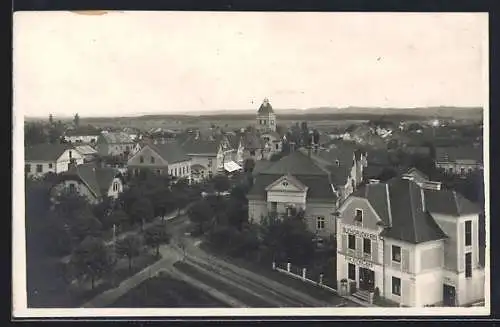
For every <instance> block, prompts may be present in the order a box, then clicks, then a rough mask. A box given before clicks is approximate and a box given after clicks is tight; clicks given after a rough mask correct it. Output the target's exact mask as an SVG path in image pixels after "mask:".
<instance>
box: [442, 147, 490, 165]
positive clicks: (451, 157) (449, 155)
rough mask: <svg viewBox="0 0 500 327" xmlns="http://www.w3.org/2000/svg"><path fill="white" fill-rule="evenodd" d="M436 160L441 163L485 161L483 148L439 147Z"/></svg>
mask: <svg viewBox="0 0 500 327" xmlns="http://www.w3.org/2000/svg"><path fill="white" fill-rule="evenodd" d="M436 160H437V161H440V162H453V161H456V160H476V161H479V162H482V161H483V149H482V147H472V146H470V147H466V146H462V147H437V148H436Z"/></svg>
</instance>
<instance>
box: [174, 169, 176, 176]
mask: <svg viewBox="0 0 500 327" xmlns="http://www.w3.org/2000/svg"><path fill="white" fill-rule="evenodd" d="M174 176H177V168H175V169H174Z"/></svg>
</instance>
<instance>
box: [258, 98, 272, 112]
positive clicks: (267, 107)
mask: <svg viewBox="0 0 500 327" xmlns="http://www.w3.org/2000/svg"><path fill="white" fill-rule="evenodd" d="M257 113H258V114H264V115H265V114H270V113H274V110H273V107H272V106H271V104H270V103H269V100H267V99H264V101H263V102H262V104H261V105H260V107H259V111H257Z"/></svg>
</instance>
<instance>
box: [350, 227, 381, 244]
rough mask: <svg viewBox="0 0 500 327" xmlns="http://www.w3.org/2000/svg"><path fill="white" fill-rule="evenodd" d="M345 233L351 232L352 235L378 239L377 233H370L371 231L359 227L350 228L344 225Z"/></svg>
mask: <svg viewBox="0 0 500 327" xmlns="http://www.w3.org/2000/svg"><path fill="white" fill-rule="evenodd" d="M344 233H346V234H351V235H356V236H359V237H362V238H368V239H371V240H373V241H376V240H377V235H376V234H370V233H366V232H362V231H360V230H357V229H354V228H349V227H346V226H344Z"/></svg>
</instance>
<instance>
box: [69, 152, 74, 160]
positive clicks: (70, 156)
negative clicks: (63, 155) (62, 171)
mask: <svg viewBox="0 0 500 327" xmlns="http://www.w3.org/2000/svg"><path fill="white" fill-rule="evenodd" d="M72 157H73V152H72V151H71V150H70V151H69V158H70V159H71V158H72Z"/></svg>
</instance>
